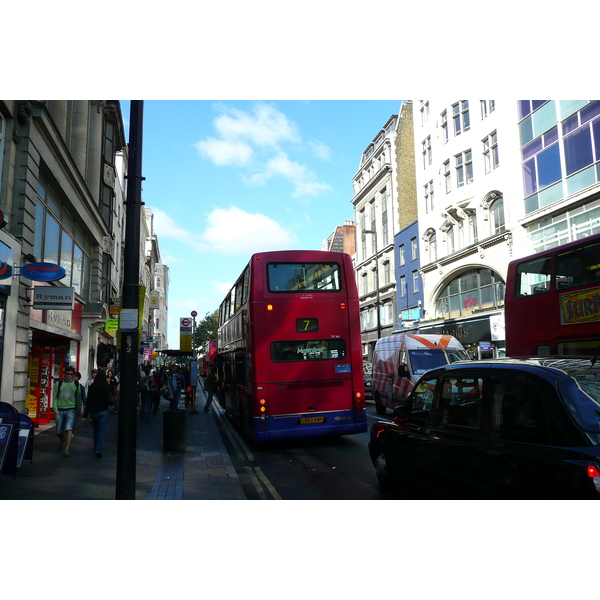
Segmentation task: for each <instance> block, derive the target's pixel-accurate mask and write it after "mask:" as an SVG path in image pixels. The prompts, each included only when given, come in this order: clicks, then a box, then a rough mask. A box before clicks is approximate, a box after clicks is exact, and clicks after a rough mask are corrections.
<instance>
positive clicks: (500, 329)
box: [419, 313, 505, 360]
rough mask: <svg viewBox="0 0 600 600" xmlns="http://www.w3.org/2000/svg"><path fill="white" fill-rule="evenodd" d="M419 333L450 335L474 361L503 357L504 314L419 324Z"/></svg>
mask: <svg viewBox="0 0 600 600" xmlns="http://www.w3.org/2000/svg"><path fill="white" fill-rule="evenodd" d="M419 333H424V334H437V335H452V336H454V337H455V338H456V339H457V340H458V341H459V342H460V343H461V344H462V345H463V346H464V348H465V350H466V351H467V352H468V353H469V356H471V358H474V359H478V360H481V359H484V358H500V357H502V356H505V351H504V348H505V341H504V313H501V314H494V315H490V316H486V317H479V318H474V319H464V320H460V321H458V320H457V321H445V322H444V323H437V324H435V325H423V324H421V327H420V328H419Z"/></svg>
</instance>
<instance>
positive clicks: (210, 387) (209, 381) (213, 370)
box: [204, 365, 219, 412]
mask: <svg viewBox="0 0 600 600" xmlns="http://www.w3.org/2000/svg"><path fill="white" fill-rule="evenodd" d="M205 389H206V393H207V394H208V398H207V400H206V404H205V405H204V412H209V410H210V404H211V402H212V401H213V394H215V393H217V391H218V389H219V380H218V379H217V367H216V366H215V365H211V366H210V370H209V372H208V376H207V377H206V384H205Z"/></svg>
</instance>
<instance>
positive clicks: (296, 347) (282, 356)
mask: <svg viewBox="0 0 600 600" xmlns="http://www.w3.org/2000/svg"><path fill="white" fill-rule="evenodd" d="M345 357H346V342H344V340H339V339H338V340H310V341H306V340H297V341H296V340H294V341H290V342H273V343H272V344H271V360H272V361H273V362H300V361H306V360H313V361H314V360H331V359H338V358H345Z"/></svg>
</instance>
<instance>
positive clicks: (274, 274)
mask: <svg viewBox="0 0 600 600" xmlns="http://www.w3.org/2000/svg"><path fill="white" fill-rule="evenodd" d="M267 276H268V282H269V283H268V285H269V291H270V292H306V291H311V292H339V291H340V290H341V289H342V287H341V281H340V269H339V266H338V265H337V264H335V263H270V264H269V265H267Z"/></svg>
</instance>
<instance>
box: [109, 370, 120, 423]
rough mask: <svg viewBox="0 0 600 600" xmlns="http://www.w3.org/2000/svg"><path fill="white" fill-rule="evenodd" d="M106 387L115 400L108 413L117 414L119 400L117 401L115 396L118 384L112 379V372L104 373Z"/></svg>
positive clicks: (116, 395)
mask: <svg viewBox="0 0 600 600" xmlns="http://www.w3.org/2000/svg"><path fill="white" fill-rule="evenodd" d="M106 385H107V386H108V389H109V392H110V395H111V396H113V397H114V398H116V399H117V400H116V402H115V403H114V405H113V406H112V407H111V409H110V412H111V413H118V412H119V399H118V394H117V386H118V384H117V382H116V381H115V379H114V375H113V372H112V371H106Z"/></svg>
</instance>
